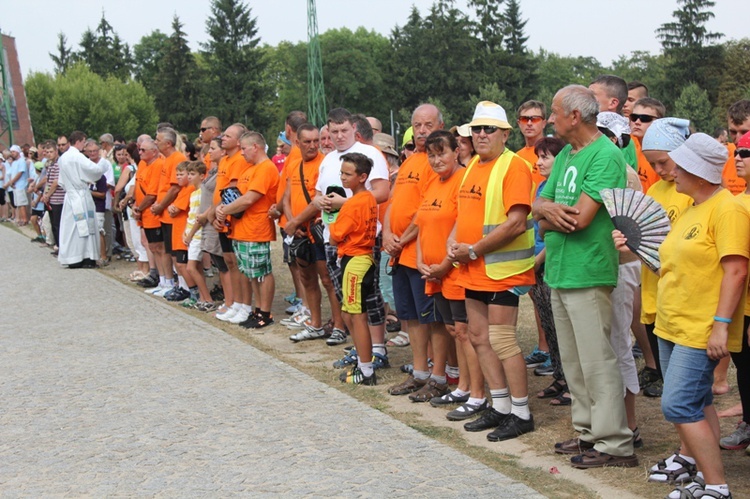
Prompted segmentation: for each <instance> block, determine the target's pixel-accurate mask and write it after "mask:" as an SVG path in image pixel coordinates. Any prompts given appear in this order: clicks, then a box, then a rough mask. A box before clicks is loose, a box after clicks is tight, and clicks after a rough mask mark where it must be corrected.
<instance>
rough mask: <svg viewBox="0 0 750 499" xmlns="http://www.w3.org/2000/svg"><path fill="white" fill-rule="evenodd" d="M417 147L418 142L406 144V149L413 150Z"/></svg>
mask: <svg viewBox="0 0 750 499" xmlns="http://www.w3.org/2000/svg"><path fill="white" fill-rule="evenodd" d="M416 148H417V145H416V144H412V143H409V144H406V145H405V146H404V149H406V150H407V151H413V150H414V149H416Z"/></svg>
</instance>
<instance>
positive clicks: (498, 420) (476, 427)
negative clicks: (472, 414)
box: [464, 407, 510, 431]
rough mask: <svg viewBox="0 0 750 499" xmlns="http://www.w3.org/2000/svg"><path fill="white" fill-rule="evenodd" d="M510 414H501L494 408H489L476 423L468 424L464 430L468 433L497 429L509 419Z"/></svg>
mask: <svg viewBox="0 0 750 499" xmlns="http://www.w3.org/2000/svg"><path fill="white" fill-rule="evenodd" d="M509 416H510V414H500V413H499V412H497V411H496V410H495V409H493V408H492V407H488V408H487V410H485V411H484V412H483V413H482V415H481V416H479V417H478V418H477V419H475V420H474V421H471V422H469V423H466V424H465V425H464V430H466V431H485V430H491V429H493V428H497V427H498V426H500V425H501V424H503V422H504V421H505V420H506V419H508V417H509Z"/></svg>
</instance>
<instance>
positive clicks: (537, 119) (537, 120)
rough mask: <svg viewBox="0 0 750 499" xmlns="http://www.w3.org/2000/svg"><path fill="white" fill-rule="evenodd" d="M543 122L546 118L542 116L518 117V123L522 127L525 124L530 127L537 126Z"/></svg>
mask: <svg viewBox="0 0 750 499" xmlns="http://www.w3.org/2000/svg"><path fill="white" fill-rule="evenodd" d="M542 120H544V118H542V117H541V116H519V117H518V123H520V124H522V125H523V124H526V125H530V124H532V123H533V124H534V125H536V124H537V123H541V122H542Z"/></svg>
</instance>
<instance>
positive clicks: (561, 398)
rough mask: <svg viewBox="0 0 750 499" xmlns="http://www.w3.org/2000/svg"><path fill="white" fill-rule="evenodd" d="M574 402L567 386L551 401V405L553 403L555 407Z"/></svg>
mask: <svg viewBox="0 0 750 499" xmlns="http://www.w3.org/2000/svg"><path fill="white" fill-rule="evenodd" d="M572 403H573V400H572V399H571V398H570V391H569V390H568V388H567V387H565V391H563V392H562V393H559V394H557V396H556V397H555V398H553V399H552V400H550V401H549V405H553V406H555V407H562V406H567V405H570V404H572Z"/></svg>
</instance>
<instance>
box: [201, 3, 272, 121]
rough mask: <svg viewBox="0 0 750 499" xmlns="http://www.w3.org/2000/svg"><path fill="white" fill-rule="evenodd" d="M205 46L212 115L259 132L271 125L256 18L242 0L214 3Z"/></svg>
mask: <svg viewBox="0 0 750 499" xmlns="http://www.w3.org/2000/svg"><path fill="white" fill-rule="evenodd" d="M206 32H207V33H208V36H209V40H208V42H206V43H204V44H202V46H203V49H204V51H203V55H204V57H205V59H206V64H207V66H208V68H209V74H210V78H211V85H210V86H211V89H212V90H211V93H210V94H209V96H208V97H209V102H210V110H211V112H212V114H216V115H217V116H221V117H222V119H223V120H224V121H225V122H227V123H231V122H243V123H245V124H246V125H247V126H249V127H251V128H256V129H264V128H265V127H266V126H268V124H270V119H271V116H270V113H269V108H270V106H271V105H272V98H271V95H270V92H269V89H268V85H267V84H266V83H265V82H264V81H263V80H262V76H263V74H264V70H265V66H266V61H265V60H264V59H263V52H262V50H261V49H260V48H259V47H258V43H259V42H260V38H258V36H257V35H258V28H257V18H254V17H251V9H250V7H249V6H247V5H246V4H245V3H244V2H242V1H241V0H212V1H211V15H210V16H209V18H208V20H207V21H206Z"/></svg>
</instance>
